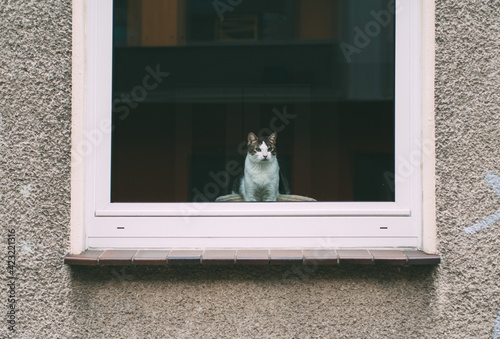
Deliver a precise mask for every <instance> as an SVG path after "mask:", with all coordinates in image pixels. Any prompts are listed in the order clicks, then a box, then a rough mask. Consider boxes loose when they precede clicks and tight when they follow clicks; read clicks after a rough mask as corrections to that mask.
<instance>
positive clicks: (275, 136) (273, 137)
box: [267, 132, 278, 144]
mask: <svg viewBox="0 0 500 339" xmlns="http://www.w3.org/2000/svg"><path fill="white" fill-rule="evenodd" d="M276 139H278V133H276V132H273V133H272V134H271V135H270V136H268V137H267V140H269V142H270V143H271V144H276Z"/></svg>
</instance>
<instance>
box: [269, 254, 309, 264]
mask: <svg viewBox="0 0 500 339" xmlns="http://www.w3.org/2000/svg"><path fill="white" fill-rule="evenodd" d="M270 256H271V260H270V263H271V265H302V263H303V261H304V257H303V254H302V250H271V251H270Z"/></svg>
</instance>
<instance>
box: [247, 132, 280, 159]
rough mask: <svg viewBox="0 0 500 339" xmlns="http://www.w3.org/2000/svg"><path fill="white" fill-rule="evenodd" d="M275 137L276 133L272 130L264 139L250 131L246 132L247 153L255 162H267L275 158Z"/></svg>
mask: <svg viewBox="0 0 500 339" xmlns="http://www.w3.org/2000/svg"><path fill="white" fill-rule="evenodd" d="M276 139H277V133H276V132H274V133H272V134H271V135H270V136H268V137H267V138H265V139H259V138H257V136H256V135H255V134H254V133H252V132H250V133H248V155H249V156H250V159H251V160H252V161H255V162H262V163H265V162H269V161H274V160H275V159H276Z"/></svg>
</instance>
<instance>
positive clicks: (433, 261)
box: [403, 251, 441, 266]
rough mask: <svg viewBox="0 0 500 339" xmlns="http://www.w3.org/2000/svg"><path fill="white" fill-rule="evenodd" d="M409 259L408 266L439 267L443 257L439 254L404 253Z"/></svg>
mask: <svg viewBox="0 0 500 339" xmlns="http://www.w3.org/2000/svg"><path fill="white" fill-rule="evenodd" d="M403 253H404V254H405V255H406V256H407V257H408V265H410V266H411V265H439V264H440V263H441V256H440V255H438V254H427V253H425V252H422V251H403Z"/></svg>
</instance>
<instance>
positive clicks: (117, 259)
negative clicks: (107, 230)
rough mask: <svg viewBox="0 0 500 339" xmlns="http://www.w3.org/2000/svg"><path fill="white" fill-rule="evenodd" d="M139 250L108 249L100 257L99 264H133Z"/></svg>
mask: <svg viewBox="0 0 500 339" xmlns="http://www.w3.org/2000/svg"><path fill="white" fill-rule="evenodd" d="M136 253H137V250H108V251H105V252H104V253H103V254H102V255H101V256H100V257H99V266H110V265H119V266H131V265H132V258H133V257H134V255H135V254H136Z"/></svg>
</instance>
